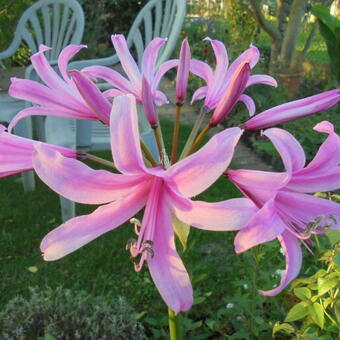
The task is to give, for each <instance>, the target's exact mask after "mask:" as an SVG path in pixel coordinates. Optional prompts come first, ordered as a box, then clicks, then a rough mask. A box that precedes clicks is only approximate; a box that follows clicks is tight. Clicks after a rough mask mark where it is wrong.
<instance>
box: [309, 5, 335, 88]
mask: <svg viewBox="0 0 340 340" xmlns="http://www.w3.org/2000/svg"><path fill="white" fill-rule="evenodd" d="M312 13H313V14H314V15H315V16H316V17H317V18H318V23H319V28H320V32H321V34H322V36H323V38H324V39H325V41H326V44H327V50H328V55H329V59H330V61H331V71H332V74H333V75H334V78H335V79H336V81H337V82H338V83H340V59H339V55H340V20H339V19H337V18H336V17H334V16H332V15H331V14H330V10H329V9H328V8H327V7H325V6H322V5H315V6H313V8H312Z"/></svg>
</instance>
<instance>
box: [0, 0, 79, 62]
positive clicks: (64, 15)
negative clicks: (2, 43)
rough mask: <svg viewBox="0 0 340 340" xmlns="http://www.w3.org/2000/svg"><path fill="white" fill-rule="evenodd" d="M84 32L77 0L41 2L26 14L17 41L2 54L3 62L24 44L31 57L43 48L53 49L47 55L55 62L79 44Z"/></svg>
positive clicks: (16, 33) (0, 54) (20, 24)
mask: <svg viewBox="0 0 340 340" xmlns="http://www.w3.org/2000/svg"><path fill="white" fill-rule="evenodd" d="M83 32H84V12H83V10H82V8H81V6H80V5H79V3H78V2H77V1H76V0H40V1H38V2H36V3H35V4H33V5H32V6H31V7H29V8H28V9H27V10H26V11H25V12H24V13H23V15H22V16H21V18H20V20H19V23H18V26H17V29H16V32H15V37H14V40H13V41H12V43H11V45H10V46H9V47H8V49H7V50H5V51H3V52H1V53H0V60H1V59H5V58H8V57H10V56H11V55H13V54H14V53H15V52H16V51H17V49H18V47H19V46H20V45H21V43H22V42H24V43H26V44H27V46H28V48H29V49H30V50H31V53H32V54H33V53H36V52H37V51H38V50H39V45H40V44H44V45H47V46H50V47H52V48H53V49H52V50H51V51H47V52H46V53H45V55H46V57H47V59H48V60H55V59H57V57H58V55H59V53H60V51H61V50H62V49H63V48H64V47H65V46H67V45H69V44H79V43H80V42H81V39H82V36H83Z"/></svg>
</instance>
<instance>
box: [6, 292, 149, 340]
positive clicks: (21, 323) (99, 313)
mask: <svg viewBox="0 0 340 340" xmlns="http://www.w3.org/2000/svg"><path fill="white" fill-rule="evenodd" d="M0 329H1V339H8V340H9V339H63V340H65V339H72V340H73V339H122V340H123V339H124V340H125V339H137V340H139V339H146V336H145V333H144V328H143V326H142V325H141V324H140V323H139V322H137V320H136V318H135V317H134V313H133V309H132V308H131V306H130V305H129V304H128V303H127V302H126V300H125V299H124V298H123V297H118V298H110V297H107V296H97V297H95V296H92V295H89V294H88V293H86V292H83V291H72V290H69V289H65V288H62V287H58V288H56V289H51V288H47V289H45V290H39V288H31V289H30V297H29V298H25V297H23V296H17V297H15V298H13V299H12V300H10V301H9V302H8V303H7V304H6V305H5V306H4V308H3V310H2V311H1V312H0Z"/></svg>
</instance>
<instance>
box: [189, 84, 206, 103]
mask: <svg viewBox="0 0 340 340" xmlns="http://www.w3.org/2000/svg"><path fill="white" fill-rule="evenodd" d="M207 92H208V86H202V87H200V88H198V89H197V90H196V91H195V92H194V94H193V96H192V98H191V104H192V103H193V102H195V101H196V100H200V99H203V98H204V97H205V96H206V95H207Z"/></svg>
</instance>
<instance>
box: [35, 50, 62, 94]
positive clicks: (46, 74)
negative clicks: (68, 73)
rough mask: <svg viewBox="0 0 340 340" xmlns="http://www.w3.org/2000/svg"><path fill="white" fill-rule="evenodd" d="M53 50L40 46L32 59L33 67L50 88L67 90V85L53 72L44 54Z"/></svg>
mask: <svg viewBox="0 0 340 340" xmlns="http://www.w3.org/2000/svg"><path fill="white" fill-rule="evenodd" d="M48 50H51V48H50V47H47V46H44V45H40V46H39V52H37V53H35V54H33V55H32V57H31V62H32V65H33V67H34V69H35V71H36V72H37V74H38V76H39V77H40V78H41V79H42V81H43V82H44V83H46V85H47V86H49V87H50V88H57V89H62V90H65V87H67V84H65V82H64V81H62V79H61V78H60V77H59V75H58V74H57V73H56V72H55V71H54V70H53V68H52V67H51V65H50V63H49V62H48V61H47V59H46V57H45V55H44V52H45V51H48Z"/></svg>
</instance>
